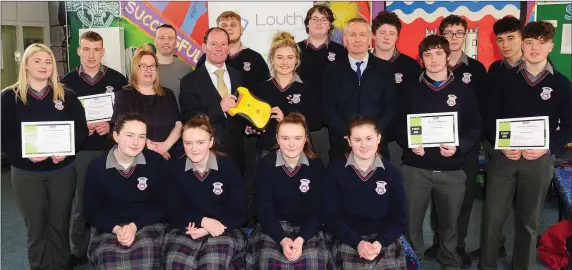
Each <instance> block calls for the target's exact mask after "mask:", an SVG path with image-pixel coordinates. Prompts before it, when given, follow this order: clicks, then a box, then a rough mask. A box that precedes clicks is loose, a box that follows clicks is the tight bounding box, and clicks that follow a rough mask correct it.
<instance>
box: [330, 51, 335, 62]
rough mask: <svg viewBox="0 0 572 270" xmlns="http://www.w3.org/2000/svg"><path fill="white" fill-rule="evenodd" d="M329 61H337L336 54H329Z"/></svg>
mask: <svg viewBox="0 0 572 270" xmlns="http://www.w3.org/2000/svg"><path fill="white" fill-rule="evenodd" d="M328 60H330V62H333V61H336V54H335V53H333V52H329V53H328Z"/></svg>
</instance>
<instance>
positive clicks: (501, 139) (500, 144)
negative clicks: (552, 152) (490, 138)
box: [495, 116, 550, 150]
mask: <svg viewBox="0 0 572 270" xmlns="http://www.w3.org/2000/svg"><path fill="white" fill-rule="evenodd" d="M549 130H550V129H549V121H548V116H538V117H522V118H506V119H497V125H496V131H497V132H496V138H495V149H497V150H503V149H548V147H549V146H550V131H549Z"/></svg>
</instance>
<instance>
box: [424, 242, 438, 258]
mask: <svg viewBox="0 0 572 270" xmlns="http://www.w3.org/2000/svg"><path fill="white" fill-rule="evenodd" d="M440 248H441V247H440V246H439V245H435V244H433V245H432V246H431V247H430V248H428V249H427V250H425V253H423V257H424V258H429V259H436V258H437V253H439V249H440Z"/></svg>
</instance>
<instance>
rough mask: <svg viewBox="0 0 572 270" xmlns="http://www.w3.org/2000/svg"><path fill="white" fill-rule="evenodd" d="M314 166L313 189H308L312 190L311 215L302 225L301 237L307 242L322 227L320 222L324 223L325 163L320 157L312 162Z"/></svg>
mask: <svg viewBox="0 0 572 270" xmlns="http://www.w3.org/2000/svg"><path fill="white" fill-rule="evenodd" d="M311 165H312V166H314V167H315V170H314V171H315V173H314V175H313V179H312V182H311V185H313V187H312V189H310V190H309V191H308V193H309V192H312V193H310V194H307V195H310V196H311V199H310V205H308V207H309V208H310V211H309V215H308V216H307V217H306V222H304V223H303V224H302V226H301V227H300V233H299V235H300V237H302V238H303V239H304V242H307V241H308V240H310V238H312V237H313V236H314V235H315V234H316V233H317V232H318V229H319V228H320V224H321V223H322V219H321V216H322V215H321V213H322V202H323V198H322V191H323V188H324V187H323V184H322V183H323V179H322V178H323V176H324V164H323V163H322V161H321V160H320V159H316V160H314V161H313V163H311Z"/></svg>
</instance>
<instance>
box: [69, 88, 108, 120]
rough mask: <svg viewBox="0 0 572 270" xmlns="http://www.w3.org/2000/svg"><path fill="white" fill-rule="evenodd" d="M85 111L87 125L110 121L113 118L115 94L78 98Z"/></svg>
mask: <svg viewBox="0 0 572 270" xmlns="http://www.w3.org/2000/svg"><path fill="white" fill-rule="evenodd" d="M78 99H79V101H80V102H81V104H82V105H83V108H84V109H85V119H86V120H87V123H88V124H89V123H97V122H105V121H110V120H111V116H113V102H114V101H115V94H114V93H105V94H98V95H90V96H83V97H78Z"/></svg>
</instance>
